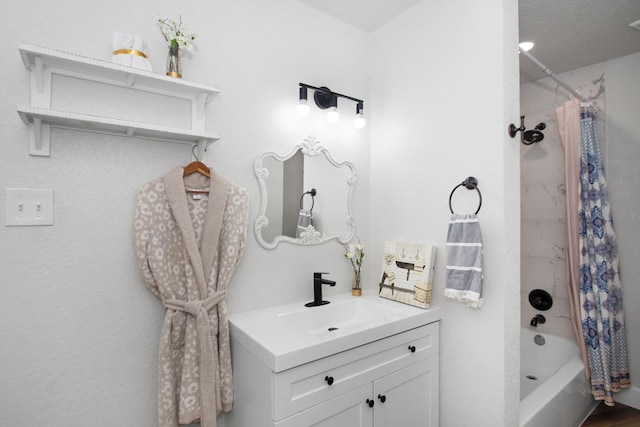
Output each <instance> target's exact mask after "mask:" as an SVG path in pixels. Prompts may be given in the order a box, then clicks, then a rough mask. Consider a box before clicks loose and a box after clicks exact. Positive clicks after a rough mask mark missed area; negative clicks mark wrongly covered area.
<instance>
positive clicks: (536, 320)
mask: <svg viewBox="0 0 640 427" xmlns="http://www.w3.org/2000/svg"><path fill="white" fill-rule="evenodd" d="M546 321H547V319H545V318H544V316H543V315H542V314H536V316H535V317H534V318H533V319H531V326H533V327H537V326H538V323H539V324H543V323H544V322H546Z"/></svg>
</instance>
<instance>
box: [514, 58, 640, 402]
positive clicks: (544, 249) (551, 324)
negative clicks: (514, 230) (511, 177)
mask: <svg viewBox="0 0 640 427" xmlns="http://www.w3.org/2000/svg"><path fill="white" fill-rule="evenodd" d="M638 69H640V53H636V54H633V55H629V56H625V57H622V58H617V59H613V60H610V61H606V62H601V63H597V64H593V65H589V66H587V67H583V68H579V69H577V70H573V71H569V72H567V73H562V74H559V75H558V77H560V78H561V79H563V80H564V81H566V82H567V83H569V84H570V85H571V86H572V87H574V88H576V89H577V90H579V91H580V92H581V93H582V94H583V95H585V96H586V97H588V98H589V99H592V100H593V101H594V102H595V104H596V105H597V106H598V107H599V108H600V110H601V112H600V113H599V115H598V136H599V138H600V145H601V147H602V149H603V156H604V157H605V173H606V176H607V185H608V189H609V201H610V203H611V209H612V215H613V219H614V222H615V227H616V237H617V241H618V254H619V257H620V275H621V278H622V287H623V295H624V309H625V324H626V330H627V344H628V352H629V367H630V371H631V383H632V388H631V389H630V390H628V391H623V392H621V393H619V394H617V395H616V400H619V401H620V402H623V403H625V404H628V405H632V406H634V407H636V408H640V378H638V375H639V374H638V373H639V372H640V339H638V334H637V331H638V329H639V328H640V312H638V310H637V309H636V307H638V305H639V304H640V288H639V287H638V286H637V282H638V280H637V277H638V276H639V275H640V265H639V264H638V263H637V262H635V260H637V259H638V257H639V256H640V253H639V251H640V249H639V247H638V244H637V242H638V239H640V231H639V230H638V227H637V223H638V220H639V218H638V216H639V212H640V205H639V202H638V197H637V189H638V186H640V175H639V174H638V172H637V170H638V169H637V167H636V165H637V164H638V162H640V149H639V147H640V144H639V143H638V142H639V137H638V135H640V128H639V127H638V126H639V125H638V120H637V117H636V116H637V112H638V107H637V106H638V104H639V102H640V89H638V88H640V80H639V78H640V76H639V75H638ZM567 96H568V94H567V93H566V91H565V90H564V89H562V88H558V86H557V84H556V83H555V82H554V81H553V80H551V79H550V78H545V79H541V80H538V81H536V82H531V83H526V84H524V85H522V86H521V98H520V104H521V111H522V114H524V115H525V116H526V125H527V128H532V127H533V126H535V125H536V124H537V123H539V122H541V121H542V122H545V123H546V124H547V128H546V129H545V131H544V134H545V139H544V140H543V141H542V142H541V143H539V144H535V145H532V146H528V147H525V146H522V147H521V165H522V170H521V172H522V178H521V183H522V299H521V301H522V324H523V326H525V327H530V326H529V322H530V320H531V318H532V317H533V316H534V315H535V314H536V313H537V311H536V310H534V309H533V308H532V307H531V306H530V305H529V302H528V299H527V296H528V293H529V291H531V290H532V289H536V288H541V289H545V290H546V291H548V292H549V293H551V294H552V295H553V297H554V305H553V307H552V308H551V310H550V311H549V312H545V313H543V314H544V315H545V317H546V318H547V322H546V323H545V324H544V325H539V326H538V329H539V330H541V331H543V332H550V333H553V334H556V335H561V336H565V337H568V338H572V339H575V334H574V332H573V329H572V326H571V323H570V322H571V311H570V308H569V301H568V296H567V290H566V286H567V285H566V268H565V264H564V263H565V244H566V242H565V236H564V233H565V231H564V230H565V226H566V223H565V218H566V215H565V212H564V209H565V207H564V204H565V199H564V154H563V151H562V146H561V144H560V139H559V136H558V123H557V118H556V114H555V108H556V107H558V106H560V105H562V104H564V102H565V101H566V100H567V99H568V98H567Z"/></svg>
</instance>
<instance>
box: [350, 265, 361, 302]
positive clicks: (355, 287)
mask: <svg viewBox="0 0 640 427" xmlns="http://www.w3.org/2000/svg"><path fill="white" fill-rule="evenodd" d="M360 277H361V276H360V272H359V271H355V272H354V275H353V281H352V283H351V295H353V296H356V297H359V296H360V295H362V287H361V286H360Z"/></svg>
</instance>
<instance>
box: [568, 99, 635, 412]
mask: <svg viewBox="0 0 640 427" xmlns="http://www.w3.org/2000/svg"><path fill="white" fill-rule="evenodd" d="M556 112H557V115H558V127H559V130H560V138H561V141H562V144H563V146H564V150H565V169H566V170H565V174H566V178H565V180H566V184H567V185H566V190H567V193H566V195H567V248H568V254H567V274H568V281H567V285H568V286H569V294H570V296H571V298H572V300H573V304H572V307H571V309H572V315H573V320H574V328H575V329H576V332H577V334H576V336H577V337H581V336H582V337H583V340H580V339H579V340H578V341H579V342H580V347H581V351H582V352H583V360H585V362H586V363H585V371H586V373H587V377H588V378H589V379H590V381H591V392H592V394H593V396H594V398H595V399H596V400H604V402H605V404H606V405H609V406H612V405H613V403H614V401H613V393H614V392H616V391H619V390H620V389H621V388H626V387H629V386H630V378H629V363H628V357H627V343H626V334H625V327H624V313H623V310H622V287H621V282H620V271H619V267H618V255H617V249H616V237H615V230H614V227H613V220H612V217H611V210H610V206H609V203H608V196H607V184H606V181H605V175H604V167H603V164H602V158H601V155H600V145H599V143H598V136H597V132H596V111H595V109H593V108H591V107H585V106H581V105H580V102H579V101H578V100H571V101H568V102H567V103H566V104H565V105H564V107H560V108H558V109H557V110H556Z"/></svg>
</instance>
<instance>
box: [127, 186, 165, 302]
mask: <svg viewBox="0 0 640 427" xmlns="http://www.w3.org/2000/svg"><path fill="white" fill-rule="evenodd" d="M158 185H160V186H161V187H162V183H159V182H158V181H154V182H150V183H148V184H145V185H144V186H142V187H141V188H140V189H139V190H138V194H137V197H136V207H135V212H134V224H133V232H134V249H135V251H136V259H137V261H138V268H139V270H140V273H141V274H142V278H143V279H144V283H145V285H146V286H147V288H149V290H150V291H151V292H153V294H154V295H155V296H157V297H158V298H160V299H162V296H161V295H160V291H159V289H158V284H157V283H156V280H155V279H154V277H153V272H152V271H151V267H150V265H149V259H148V256H147V250H148V248H149V240H150V236H151V234H152V225H153V218H152V215H151V208H152V206H153V203H152V202H153V201H155V197H153V196H152V199H154V200H150V199H149V194H157V193H154V192H151V191H150V190H151V188H152V187H156V186H158Z"/></svg>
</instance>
